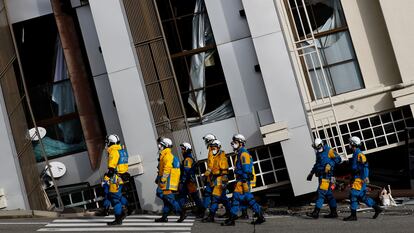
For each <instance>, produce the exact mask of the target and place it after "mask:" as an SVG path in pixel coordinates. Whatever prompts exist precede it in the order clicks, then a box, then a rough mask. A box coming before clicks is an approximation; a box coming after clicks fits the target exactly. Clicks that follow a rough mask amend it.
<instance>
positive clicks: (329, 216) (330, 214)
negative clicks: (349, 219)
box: [323, 208, 338, 218]
mask: <svg viewBox="0 0 414 233" xmlns="http://www.w3.org/2000/svg"><path fill="white" fill-rule="evenodd" d="M323 217H324V218H337V217H338V213H337V212H336V208H331V212H330V213H329V214H328V215H324V216H323Z"/></svg>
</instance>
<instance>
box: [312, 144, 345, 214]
mask: <svg viewBox="0 0 414 233" xmlns="http://www.w3.org/2000/svg"><path fill="white" fill-rule="evenodd" d="M312 147H313V149H315V154H316V162H315V164H314V165H313V168H312V170H311V172H310V173H309V175H308V177H307V180H308V181H311V180H312V177H313V175H314V174H315V175H316V177H318V180H319V182H318V189H317V193H318V199H317V200H316V204H315V209H314V210H313V212H312V213H307V214H306V215H307V216H309V217H312V218H314V219H317V218H319V211H320V210H321V208H322V205H323V203H324V201H325V199H326V200H327V202H328V205H329V208H330V213H329V214H328V215H325V216H324V217H325V218H337V217H338V213H337V211H336V207H337V206H336V200H335V198H334V196H333V193H332V185H334V183H335V182H334V176H333V171H334V167H335V165H336V164H340V163H341V162H342V159H341V157H340V156H339V155H338V154H337V153H336V152H335V150H334V149H332V148H330V147H329V146H328V145H324V144H323V142H322V140H321V139H320V138H316V139H315V141H314V143H313V145H312Z"/></svg>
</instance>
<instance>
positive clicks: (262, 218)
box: [251, 213, 266, 225]
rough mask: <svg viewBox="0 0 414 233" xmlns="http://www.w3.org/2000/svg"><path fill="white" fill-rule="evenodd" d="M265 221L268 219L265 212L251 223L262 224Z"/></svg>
mask: <svg viewBox="0 0 414 233" xmlns="http://www.w3.org/2000/svg"><path fill="white" fill-rule="evenodd" d="M264 222H266V219H265V218H264V216H263V213H259V214H258V217H257V219H256V220H253V221H252V222H251V224H253V225H259V224H262V223H264Z"/></svg>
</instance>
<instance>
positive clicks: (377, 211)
mask: <svg viewBox="0 0 414 233" xmlns="http://www.w3.org/2000/svg"><path fill="white" fill-rule="evenodd" d="M372 208H374V210H375V213H374V216H372V218H373V219H376V218H377V217H378V215H379V214H380V213H381V212H382V211H383V209H381V207H379V206H378V205H377V204H375V205H374V206H372Z"/></svg>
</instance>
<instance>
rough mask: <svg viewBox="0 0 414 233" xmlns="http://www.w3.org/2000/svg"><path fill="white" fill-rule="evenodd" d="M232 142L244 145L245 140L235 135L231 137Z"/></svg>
mask: <svg viewBox="0 0 414 233" xmlns="http://www.w3.org/2000/svg"><path fill="white" fill-rule="evenodd" d="M232 141H233V142H239V143H242V144H245V143H246V138H245V137H244V136H243V135H241V134H235V135H233V138H232Z"/></svg>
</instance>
